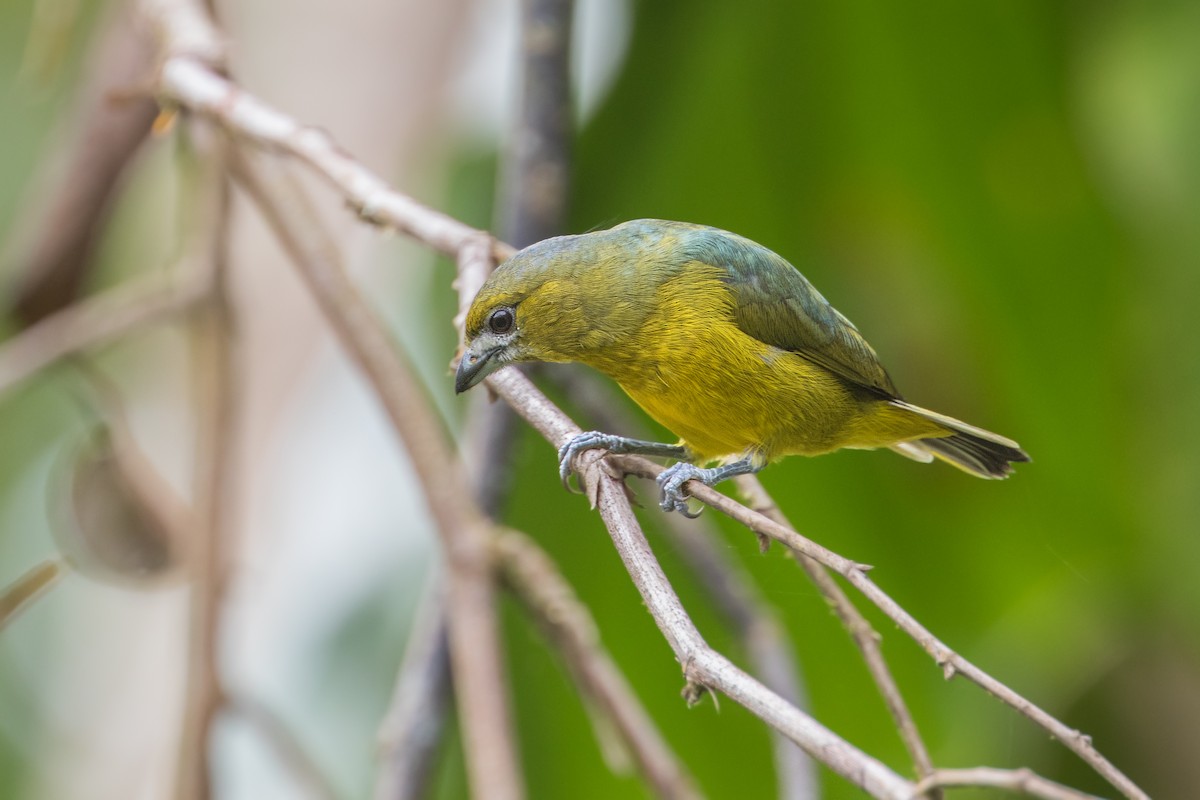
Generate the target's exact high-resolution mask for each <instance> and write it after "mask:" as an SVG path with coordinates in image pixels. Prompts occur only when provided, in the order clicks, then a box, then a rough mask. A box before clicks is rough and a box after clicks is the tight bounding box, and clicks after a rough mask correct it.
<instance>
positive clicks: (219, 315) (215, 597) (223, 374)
mask: <svg viewBox="0 0 1200 800" xmlns="http://www.w3.org/2000/svg"><path fill="white" fill-rule="evenodd" d="M227 148H228V145H227V143H226V142H224V141H220V142H217V143H216V146H215V147H214V149H213V151H212V152H211V153H208V154H207V156H206V158H205V162H206V166H207V168H208V169H207V170H206V173H205V174H203V175H200V176H199V179H200V181H201V182H203V183H204V184H205V188H207V190H208V192H207V195H211V200H210V203H211V211H210V214H211V218H212V222H211V224H210V225H208V226H206V227H207V228H208V235H209V237H210V239H209V244H210V249H211V252H210V259H211V261H210V263H211V271H210V273H209V274H210V281H211V283H210V286H211V294H210V299H209V301H208V302H207V303H205V304H204V306H203V307H202V308H201V309H200V313H199V314H198V315H197V319H196V322H195V326H194V328H193V334H194V335H193V344H194V351H195V360H194V364H195V368H194V370H193V374H194V375H195V378H196V386H195V390H196V410H197V419H198V420H199V422H198V426H197V427H198V432H197V437H196V441H197V448H196V474H195V484H196V500H195V513H194V515H193V531H194V536H193V539H192V542H191V545H192V546H191V549H190V552H189V554H188V555H189V557H190V558H189V567H190V572H191V597H190V605H189V611H190V620H189V645H188V668H187V669H188V684H187V692H188V694H187V703H186V707H185V712H184V719H183V730H182V733H181V736H180V755H179V764H178V767H177V772H176V784H175V796H176V798H177V799H178V800H205V798H208V797H210V796H211V794H212V790H211V776H210V745H211V740H212V726H213V722H214V720H215V719H216V716H217V714H218V713H219V711H220V709H221V706H222V704H223V703H224V700H225V698H224V692H223V689H222V688H221V679H220V673H219V670H218V666H217V658H218V638H219V633H220V624H221V607H222V600H223V595H224V589H225V584H226V579H227V573H228V559H229V555H228V542H229V520H230V519H231V518H232V514H231V512H230V506H231V494H232V488H233V486H234V485H236V483H237V481H236V477H235V475H234V469H235V467H234V449H235V441H234V436H235V435H236V431H237V418H236V413H237V410H236V406H235V401H234V392H235V388H234V387H235V386H236V385H237V375H236V372H235V365H234V361H233V353H232V349H233V345H232V341H231V330H232V325H233V307H232V303H231V302H230V298H229V290H228V285H227V280H228V271H229V253H228V247H229V218H230V194H231V191H230V185H229V177H228V173H227V171H226V170H227V161H228V154H227V153H226V152H225V151H226V150H227ZM202 196H206V195H204V194H202ZM206 199H207V196H206Z"/></svg>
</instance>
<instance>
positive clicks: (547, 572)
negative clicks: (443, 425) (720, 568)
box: [495, 531, 699, 800]
mask: <svg viewBox="0 0 1200 800" xmlns="http://www.w3.org/2000/svg"><path fill="white" fill-rule="evenodd" d="M495 548H496V553H497V555H498V557H499V560H500V565H501V567H502V568H503V570H504V576H505V579H506V581H507V582H508V585H509V586H511V587H512V589H513V590H514V591H515V592H516V593H517V595H518V596H519V597H520V598H521V600H522V601H523V602H524V603H525V604H526V606H527V607H529V608H530V610H531V611H533V612H534V618H535V619H536V620H537V622H538V623H539V624H540V625H541V626H542V628H543V629H544V630H545V631H546V634H547V635H548V636H549V637H550V638H551V639H552V640H553V641H554V642H555V643H556V644H557V645H558V648H559V651H560V652H561V653H562V654H563V656H564V657H565V658H566V660H567V663H568V664H569V665H570V667H571V672H572V673H573V674H574V675H575V678H576V680H577V681H578V683H579V685H580V688H581V689H582V690H583V691H584V693H585V696H587V697H590V698H592V699H593V700H594V701H595V702H596V704H597V705H598V706H599V708H600V709H601V710H602V711H603V713H604V714H605V715H606V716H608V718H609V719H610V720H611V721H612V723H613V725H614V727H615V728H616V729H617V732H618V733H620V735H621V738H622V739H623V740H624V742H625V744H626V745H627V747H628V750H629V753H630V755H631V756H632V757H633V759H634V760H635V761H636V763H637V765H638V768H639V769H640V770H641V772H642V774H643V775H645V776H646V779H647V781H648V782H649V783H650V785H651V786H652V787H654V790H655V791H656V792H657V794H658V795H659V796H660V797H666V798H678V799H679V800H684V799H685V798H697V797H699V794H698V793H697V792H696V789H695V786H694V782H693V780H692V778H691V776H690V775H688V773H687V772H686V770H684V768H683V766H682V765H681V764H680V763H679V761H678V759H677V758H676V757H675V754H674V753H672V752H671V749H670V747H669V746H668V745H667V743H666V741H664V740H663V738H662V736H661V734H659V732H658V728H657V727H656V726H655V724H654V722H653V720H651V719H650V717H649V715H648V714H647V713H646V710H645V709H644V708H642V705H641V703H640V702H638V699H637V697H636V696H635V695H634V693H633V690H632V689H631V688H630V686H629V684H628V683H627V682H626V681H625V677H624V676H623V675H622V674H621V672H620V670H619V669H617V666H616V665H615V664H614V663H613V661H612V659H611V658H610V657H609V655H608V653H607V652H606V651H605V650H604V649H603V647H602V646H601V644H600V635H599V633H598V632H597V631H596V626H595V623H594V622H593V621H592V617H591V615H590V614H589V613H588V611H587V609H586V608H585V607H584V606H583V605H582V604H581V603H580V602H579V599H578V598H577V597H576V596H575V592H574V591H573V590H572V589H571V587H570V585H569V584H568V583H567V582H566V580H565V579H564V578H563V576H562V574H561V573H559V571H558V569H557V567H555V565H554V563H553V562H552V561H551V560H550V558H549V557H548V556H547V555H546V554H545V553H544V552H543V551H542V550H541V548H539V547H538V546H537V545H536V544H535V543H534V542H533V541H532V540H530V539H529V538H528V537H526V536H525V535H523V534H520V533H516V532H512V531H509V532H506V533H502V534H500V536H499V537H498V538H497V540H496V544H495Z"/></svg>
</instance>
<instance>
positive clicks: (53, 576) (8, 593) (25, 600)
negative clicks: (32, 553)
mask: <svg viewBox="0 0 1200 800" xmlns="http://www.w3.org/2000/svg"><path fill="white" fill-rule="evenodd" d="M65 567H66V564H65V563H63V561H62V559H60V558H48V559H46V560H45V561H42V562H41V563H40V564H37V565H35V566H33V567H31V568H30V569H28V570H26V572H25V574H23V575H22V576H21V577H19V578H17V579H16V580H15V581H13V582H12V583H10V584H9V585H8V586H5V587H4V590H3V591H0V631H2V630H4V629H5V628H6V627H8V624H9V623H10V622H12V621H13V620H14V619H16V618H17V617H18V616H19V615H20V613H21V612H22V611H24V610H25V609H27V608H29V606H30V605H32V604H33V602H34V601H35V600H37V599H38V598H39V597H41V596H42V595H44V594H45V593H46V592H48V591H50V590H51V589H52V588H54V584H56V583H58V580H59V578H61V577H62V575H63V572H65V571H66V570H65Z"/></svg>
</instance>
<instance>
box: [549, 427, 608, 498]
mask: <svg viewBox="0 0 1200 800" xmlns="http://www.w3.org/2000/svg"><path fill="white" fill-rule="evenodd" d="M618 438H619V437H616V436H613V435H612V434H609V433H601V432H600V431H587V432H586V433H580V434H577V435H576V436H575V437H574V438H572V439H571V440H570V441H569V442H567V443H566V444H564V445H563V446H562V447H560V448H558V477H559V478H560V479H561V480H562V485H563V488H564V489H566V490H567V491H568V492H571V493H572V494H583V492H582V491H579V490H577V489H575V488H573V487H572V486H571V473H572V472H573V471H574V468H575V467H574V465H575V457H576V456H578V455H579V454H580V453H583V452H585V451H587V450H612V449H613V448H614V447H616V440H617V439H618Z"/></svg>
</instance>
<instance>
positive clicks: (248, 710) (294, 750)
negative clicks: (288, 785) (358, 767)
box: [228, 694, 338, 800]
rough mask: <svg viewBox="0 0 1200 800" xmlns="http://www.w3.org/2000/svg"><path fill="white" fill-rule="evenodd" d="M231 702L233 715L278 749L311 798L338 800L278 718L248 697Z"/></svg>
mask: <svg viewBox="0 0 1200 800" xmlns="http://www.w3.org/2000/svg"><path fill="white" fill-rule="evenodd" d="M228 702H229V709H230V711H232V712H234V713H235V714H238V715H239V716H241V717H242V718H243V719H244V720H246V722H248V723H250V724H251V725H252V726H254V728H255V729H257V730H258V732H259V734H260V735H261V736H262V737H263V739H264V740H265V741H266V742H267V743H268V744H270V745H271V746H272V747H273V748H274V749H275V753H276V754H277V755H278V756H279V759H280V760H281V761H282V762H283V763H284V765H285V766H286V767H288V770H289V772H290V774H291V775H292V776H294V777H295V778H296V779H297V780H298V781H299V782H300V783H301V784H302V785H303V786H304V787H305V788H306V789H308V791H309V794H308V796H309V797H316V798H320V800H337V796H338V795H337V792H336V791H335V790H334V788H333V785H332V784H331V783H330V782H329V779H328V778H326V777H325V774H324V773H323V772H322V771H321V768H320V767H318V766H317V762H316V761H315V760H313V757H312V755H310V754H309V752H308V750H306V749H305V748H304V745H303V744H302V743H301V742H300V740H299V739H297V738H296V734H295V733H293V732H292V729H291V728H290V727H289V726H288V724H287V723H286V722H284V720H283V719H282V718H281V717H280V716H279V715H278V714H276V713H275V712H274V711H273V710H272V709H271V708H269V707H268V706H267V705H265V704H263V703H262V702H260V701H258V700H256V699H254V698H252V697H250V696H248V695H242V694H237V695H233V696H232V697H230V699H229V701H228Z"/></svg>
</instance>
